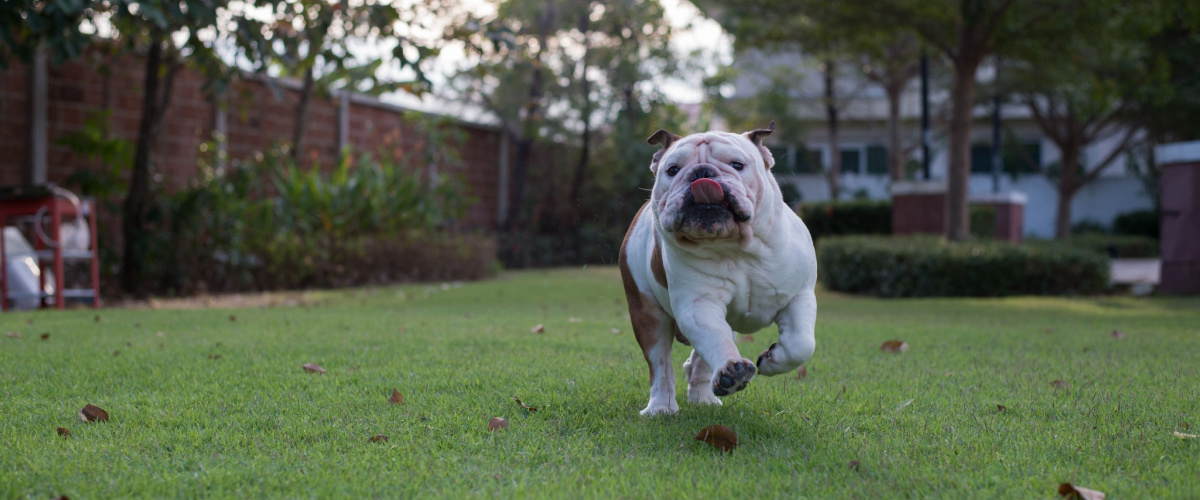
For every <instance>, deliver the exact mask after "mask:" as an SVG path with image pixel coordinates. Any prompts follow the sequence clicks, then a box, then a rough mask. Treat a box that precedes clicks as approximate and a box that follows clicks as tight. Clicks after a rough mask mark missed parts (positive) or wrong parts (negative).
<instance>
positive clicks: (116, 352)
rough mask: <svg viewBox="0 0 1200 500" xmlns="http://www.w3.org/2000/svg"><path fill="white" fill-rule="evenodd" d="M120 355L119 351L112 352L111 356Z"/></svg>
mask: <svg viewBox="0 0 1200 500" xmlns="http://www.w3.org/2000/svg"><path fill="white" fill-rule="evenodd" d="M120 355H121V351H113V356H120Z"/></svg>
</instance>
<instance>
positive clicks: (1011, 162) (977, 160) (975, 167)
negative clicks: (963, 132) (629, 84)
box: [971, 142, 1042, 175]
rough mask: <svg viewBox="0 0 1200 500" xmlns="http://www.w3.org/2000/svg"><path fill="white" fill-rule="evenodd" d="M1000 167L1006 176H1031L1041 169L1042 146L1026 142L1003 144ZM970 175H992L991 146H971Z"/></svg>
mask: <svg viewBox="0 0 1200 500" xmlns="http://www.w3.org/2000/svg"><path fill="white" fill-rule="evenodd" d="M1000 154H1001V165H1002V166H1003V169H1004V173H1006V174H1010V175H1013V174H1031V173H1035V172H1038V171H1039V170H1041V167H1042V145H1041V144H1039V143H1037V142H1026V143H1024V144H1021V145H1019V146H1018V145H1016V144H1010V143H1004V145H1003V150H1002V151H1001V153H1000ZM971 173H973V174H990V173H992V145H991V144H975V145H972V146H971Z"/></svg>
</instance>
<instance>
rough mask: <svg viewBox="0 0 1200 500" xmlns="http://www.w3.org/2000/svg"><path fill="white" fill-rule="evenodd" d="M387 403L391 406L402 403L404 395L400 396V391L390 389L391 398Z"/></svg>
mask: <svg viewBox="0 0 1200 500" xmlns="http://www.w3.org/2000/svg"><path fill="white" fill-rule="evenodd" d="M388 402H389V403H391V404H394V405H398V404H401V403H404V395H403V394H400V391H398V390H396V388H395V387H393V388H392V397H390V398H388Z"/></svg>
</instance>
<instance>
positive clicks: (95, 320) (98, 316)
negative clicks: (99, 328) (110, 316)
mask: <svg viewBox="0 0 1200 500" xmlns="http://www.w3.org/2000/svg"><path fill="white" fill-rule="evenodd" d="M92 321H94V322H96V323H99V322H100V315H99V314H97V315H96V317H94V318H92Z"/></svg>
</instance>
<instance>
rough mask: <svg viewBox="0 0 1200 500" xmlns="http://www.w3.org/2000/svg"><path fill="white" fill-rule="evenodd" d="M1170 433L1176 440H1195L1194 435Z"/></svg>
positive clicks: (1177, 432)
mask: <svg viewBox="0 0 1200 500" xmlns="http://www.w3.org/2000/svg"><path fill="white" fill-rule="evenodd" d="M1171 433H1172V434H1175V437H1177V438H1179V439H1196V435H1195V434H1184V433H1182V432H1179V431H1171Z"/></svg>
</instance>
